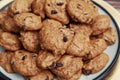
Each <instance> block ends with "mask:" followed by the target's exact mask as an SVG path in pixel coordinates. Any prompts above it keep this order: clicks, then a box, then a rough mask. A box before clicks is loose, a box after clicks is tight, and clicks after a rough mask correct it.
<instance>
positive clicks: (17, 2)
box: [8, 0, 32, 17]
mask: <svg viewBox="0 0 120 80" xmlns="http://www.w3.org/2000/svg"><path fill="white" fill-rule="evenodd" d="M31 3H32V0H14V1H13V3H12V4H11V5H10V6H9V8H8V14H9V15H10V16H12V17H13V16H14V15H16V14H20V13H25V12H30V11H31Z"/></svg>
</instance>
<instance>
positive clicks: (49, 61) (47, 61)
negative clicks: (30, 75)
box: [37, 51, 61, 69]
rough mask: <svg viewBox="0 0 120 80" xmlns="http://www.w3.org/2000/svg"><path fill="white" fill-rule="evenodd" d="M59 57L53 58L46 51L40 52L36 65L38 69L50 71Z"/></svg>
mask: <svg viewBox="0 0 120 80" xmlns="http://www.w3.org/2000/svg"><path fill="white" fill-rule="evenodd" d="M60 57H61V56H54V55H53V54H52V53H50V52H48V51H40V52H39V55H38V57H37V65H38V67H39V68H43V69H52V68H55V67H56V65H55V63H56V62H57V61H58V60H59V59H60Z"/></svg>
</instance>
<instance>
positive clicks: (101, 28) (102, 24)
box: [92, 15, 110, 35]
mask: <svg viewBox="0 0 120 80" xmlns="http://www.w3.org/2000/svg"><path fill="white" fill-rule="evenodd" d="M109 25H110V17H109V16H107V15H98V16H97V17H96V18H95V22H94V23H93V25H92V30H93V33H92V34H93V35H99V34H101V33H103V32H105V31H106V30H107V29H108V28H109Z"/></svg>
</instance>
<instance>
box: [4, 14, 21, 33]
mask: <svg viewBox="0 0 120 80" xmlns="http://www.w3.org/2000/svg"><path fill="white" fill-rule="evenodd" d="M2 29H3V30H4V31H7V32H15V33H16V32H19V31H20V28H19V27H18V26H17V25H16V24H15V22H14V19H13V18H11V17H9V16H7V17H6V20H5V21H4V22H3V26H2Z"/></svg>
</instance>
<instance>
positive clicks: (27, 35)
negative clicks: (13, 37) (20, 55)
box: [20, 31, 39, 52]
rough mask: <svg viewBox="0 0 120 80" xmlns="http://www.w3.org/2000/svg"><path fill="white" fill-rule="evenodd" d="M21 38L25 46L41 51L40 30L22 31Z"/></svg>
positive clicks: (30, 49) (32, 50)
mask: <svg viewBox="0 0 120 80" xmlns="http://www.w3.org/2000/svg"><path fill="white" fill-rule="evenodd" d="M20 35H21V37H20V40H21V42H22V44H23V47H24V48H25V49H26V50H28V51H31V52H38V51H39V39H38V32H36V31H22V32H20Z"/></svg>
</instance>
